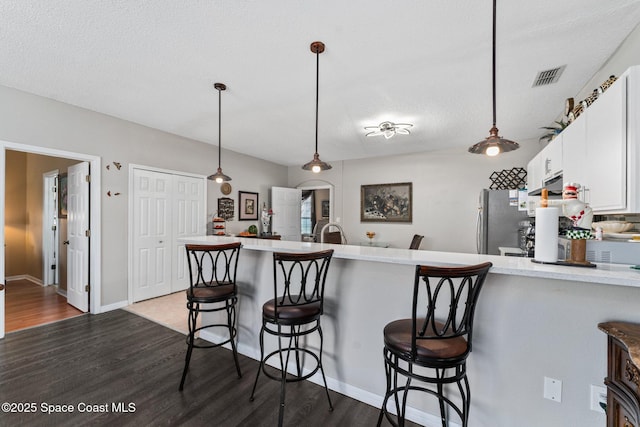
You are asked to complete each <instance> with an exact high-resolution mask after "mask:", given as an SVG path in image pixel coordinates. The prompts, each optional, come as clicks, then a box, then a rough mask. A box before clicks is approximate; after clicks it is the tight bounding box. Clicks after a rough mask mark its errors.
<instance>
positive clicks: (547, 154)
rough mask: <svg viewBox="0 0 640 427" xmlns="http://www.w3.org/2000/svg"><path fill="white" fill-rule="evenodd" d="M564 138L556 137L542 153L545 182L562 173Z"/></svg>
mask: <svg viewBox="0 0 640 427" xmlns="http://www.w3.org/2000/svg"><path fill="white" fill-rule="evenodd" d="M563 138H564V136H563V135H562V133H561V134H559V135H556V137H555V138H553V139H552V140H551V141H550V142H549V144H547V146H546V147H544V149H543V150H542V151H540V154H542V172H543V176H542V180H543V181H544V182H546V181H548V180H550V179H551V178H553V177H555V176H558V175H560V174H561V173H562V144H563Z"/></svg>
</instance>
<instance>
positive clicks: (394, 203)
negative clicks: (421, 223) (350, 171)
mask: <svg viewBox="0 0 640 427" xmlns="http://www.w3.org/2000/svg"><path fill="white" fill-rule="evenodd" d="M412 187H413V184H412V183H411V182H401V183H398V184H374V185H362V186H360V221H361V222H411V221H412V219H413V218H412V217H413V215H412V210H413V194H412V193H413V188H412Z"/></svg>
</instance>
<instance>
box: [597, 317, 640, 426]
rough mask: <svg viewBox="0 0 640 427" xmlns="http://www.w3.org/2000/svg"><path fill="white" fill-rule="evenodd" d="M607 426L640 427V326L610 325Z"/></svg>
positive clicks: (607, 329)
mask: <svg viewBox="0 0 640 427" xmlns="http://www.w3.org/2000/svg"><path fill="white" fill-rule="evenodd" d="M598 328H600V330H602V331H603V332H605V333H606V334H607V335H608V338H607V378H605V381H604V382H605V384H606V386H607V427H640V369H639V368H638V366H640V360H639V359H640V325H637V324H633V323H625V322H606V323H601V324H599V325H598Z"/></svg>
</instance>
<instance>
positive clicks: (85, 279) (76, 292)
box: [61, 162, 89, 312]
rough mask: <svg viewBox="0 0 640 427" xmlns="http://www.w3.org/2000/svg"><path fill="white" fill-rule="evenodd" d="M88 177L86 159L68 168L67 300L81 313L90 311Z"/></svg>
mask: <svg viewBox="0 0 640 427" xmlns="http://www.w3.org/2000/svg"><path fill="white" fill-rule="evenodd" d="M88 176H89V163H88V162H82V163H78V164H76V165H73V166H70V167H69V169H68V171H67V241H68V242H69V245H68V246H67V302H68V303H69V304H71V305H72V306H74V307H76V308H77V309H78V310H80V311H82V312H87V311H88V310H89V289H88V287H89V286H88V285H89V235H88V232H89V180H88V179H87V177H88ZM61 197H64V196H63V195H61Z"/></svg>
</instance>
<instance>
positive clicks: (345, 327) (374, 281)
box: [181, 236, 640, 427]
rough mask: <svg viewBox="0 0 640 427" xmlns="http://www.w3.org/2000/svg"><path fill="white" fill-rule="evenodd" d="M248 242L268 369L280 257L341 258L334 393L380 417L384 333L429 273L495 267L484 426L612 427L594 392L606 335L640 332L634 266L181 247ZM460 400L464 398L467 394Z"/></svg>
mask: <svg viewBox="0 0 640 427" xmlns="http://www.w3.org/2000/svg"><path fill="white" fill-rule="evenodd" d="M238 240H240V241H241V242H242V243H243V249H242V253H241V255H240V261H239V267H238V280H239V282H240V283H239V300H238V329H239V332H238V349H239V352H240V353H242V354H244V355H246V356H248V357H251V358H254V359H258V358H259V342H258V333H259V330H260V325H261V307H262V304H263V303H264V301H266V300H268V299H270V298H272V292H273V290H272V286H273V285H272V281H273V265H272V255H271V254H272V252H274V251H283V252H311V251H317V250H321V249H327V248H332V249H334V250H335V253H334V257H333V260H332V263H331V266H330V268H329V273H328V278H327V287H326V292H325V313H324V316H323V317H324V320H323V330H324V333H325V339H324V365H325V372H326V374H327V381H328V385H329V388H330V389H332V390H335V391H337V392H339V393H342V394H345V395H348V396H351V397H353V398H355V399H358V400H361V401H363V402H366V403H368V404H370V405H372V406H375V407H379V406H380V404H381V402H382V396H383V395H384V390H385V374H384V363H383V357H382V349H383V341H382V330H383V328H384V325H385V324H387V323H388V322H390V321H392V320H395V319H399V318H406V317H410V304H411V295H412V288H413V279H414V267H415V265H418V264H430V265H451V266H459V265H470V264H477V263H481V262H486V261H490V262H492V263H493V267H492V269H491V270H490V274H489V276H488V278H487V281H486V283H485V286H484V288H483V290H482V293H481V295H480V299H479V302H478V306H477V310H476V320H475V327H474V351H473V353H472V354H471V356H470V357H469V360H468V364H467V367H468V376H469V381H470V384H471V394H472V399H471V411H470V424H471V425H473V426H478V427H493V426H509V425H519V426H539V425H544V426H547V427H553V426H563V427H564V426H566V425H576V426H578V425H579V426H584V427H590V426H593V427H597V426H598V427H599V426H601V425H603V424H604V420H605V415H604V414H603V413H601V412H596V411H593V410H591V409H590V388H591V385H597V386H603V380H604V378H605V376H606V374H607V341H606V337H605V336H604V334H602V333H601V332H600V331H599V330H598V324H599V323H601V322H607V321H616V320H624V321H627V322H636V323H639V322H640V310H639V309H638V308H639V304H640V271H638V270H634V269H631V268H630V266H628V265H616V264H598V265H597V267H596V268H580V267H567V266H556V265H545V264H536V263H532V262H531V259H529V258H522V257H501V256H492V255H476V254H463V253H451V252H437V251H422V250H418V251H416V250H408V249H394V248H379V247H368V246H355V245H334V244H320V243H311V242H290V241H278V240H263V239H245V238H237V237H218V236H202V237H191V238H186V239H182V240H181V241H182V242H183V243H195V244H204V243H208V244H211V243H218V242H219V243H222V242H231V241H238ZM202 337H203V338H205V339H206V338H207V335H206V334H204V333H203V335H202ZM211 338H213V337H211ZM310 345H312V346H313V345H314V343H313V342H310ZM248 375H254V373H248ZM545 378H552V379H555V380H559V381H561V382H562V388H561V398H560V399H558V400H553V401H552V400H548V399H545V398H544V397H543V395H544V390H543V386H544V381H545ZM312 380H315V381H316V382H319V381H321V380H318V379H317V378H315V377H313V378H312ZM451 393H452V395H454V396H455V393H456V391H455V390H453V389H452V390H451ZM247 399H248V396H247ZM409 400H410V401H409V405H408V406H409V410H408V413H407V415H408V418H409V419H411V420H413V421H415V422H418V423H420V424H422V425H439V424H438V423H439V418H438V416H437V414H438V407H437V403H435V402H434V401H433V399H428V398H423V397H422V396H419V395H418V396H415V399H413V398H412V397H410V399H409ZM505 402H509V403H508V407H506V406H505ZM327 416H328V417H330V416H331V415H330V414H328V415H327ZM523 420H524V421H523Z"/></svg>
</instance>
